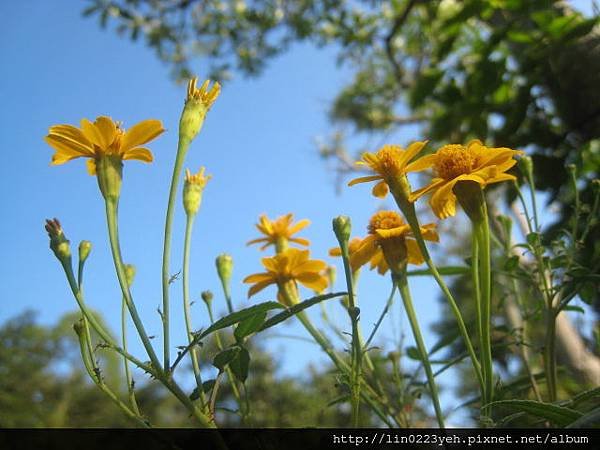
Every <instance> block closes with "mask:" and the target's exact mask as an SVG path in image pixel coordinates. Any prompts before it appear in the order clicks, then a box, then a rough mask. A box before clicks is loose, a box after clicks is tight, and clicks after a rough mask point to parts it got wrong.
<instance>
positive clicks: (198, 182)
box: [183, 167, 212, 215]
mask: <svg viewBox="0 0 600 450" xmlns="http://www.w3.org/2000/svg"><path fill="white" fill-rule="evenodd" d="M211 178H212V176H211V175H204V167H201V168H200V170H199V171H198V173H194V174H192V173H191V172H190V169H185V182H184V184H183V208H184V209H185V212H186V214H188V215H194V214H196V213H197V212H198V209H199V208H200V202H201V201H202V193H203V191H204V188H205V187H206V183H208V180H210V179H211Z"/></svg>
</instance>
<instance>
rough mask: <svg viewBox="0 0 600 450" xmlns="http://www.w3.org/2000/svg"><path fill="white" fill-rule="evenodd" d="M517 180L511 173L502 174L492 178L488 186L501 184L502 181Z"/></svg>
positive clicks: (488, 181)
mask: <svg viewBox="0 0 600 450" xmlns="http://www.w3.org/2000/svg"><path fill="white" fill-rule="evenodd" d="M516 179H517V177H515V176H514V175H511V174H509V173H500V174H498V175H497V176H495V177H494V178H490V179H489V180H487V181H486V185H487V184H494V183H500V182H502V181H514V180H516Z"/></svg>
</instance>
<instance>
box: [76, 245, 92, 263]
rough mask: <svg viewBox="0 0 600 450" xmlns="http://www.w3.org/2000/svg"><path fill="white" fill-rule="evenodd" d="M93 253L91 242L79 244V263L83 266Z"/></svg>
mask: <svg viewBox="0 0 600 450" xmlns="http://www.w3.org/2000/svg"><path fill="white" fill-rule="evenodd" d="M91 251H92V243H91V242H90V241H81V242H80V243H79V262H80V263H81V264H83V263H84V262H85V260H86V259H87V258H88V256H90V252H91Z"/></svg>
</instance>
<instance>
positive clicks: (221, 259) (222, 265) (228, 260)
mask: <svg viewBox="0 0 600 450" xmlns="http://www.w3.org/2000/svg"><path fill="white" fill-rule="evenodd" d="M215 265H216V266H217V273H218V274H219V278H220V279H221V282H222V283H223V284H224V285H228V284H229V281H230V280H231V274H232V272H233V258H232V257H231V255H228V254H227V253H223V254H221V255H219V256H217V259H216V260H215Z"/></svg>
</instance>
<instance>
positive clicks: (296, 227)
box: [288, 219, 310, 236]
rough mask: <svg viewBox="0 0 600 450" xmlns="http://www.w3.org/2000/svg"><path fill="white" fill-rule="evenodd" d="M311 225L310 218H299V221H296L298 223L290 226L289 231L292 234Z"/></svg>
mask: <svg viewBox="0 0 600 450" xmlns="http://www.w3.org/2000/svg"><path fill="white" fill-rule="evenodd" d="M309 225H310V220H308V219H302V220H299V221H298V222H296V224H295V225H294V226H293V227H290V228H288V233H289V235H290V236H291V235H292V234H296V233H297V232H298V231H300V230H302V229H303V228H306V227H307V226H309Z"/></svg>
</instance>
